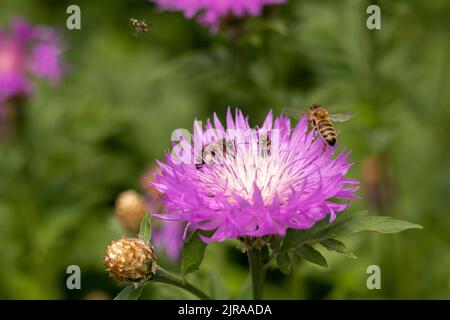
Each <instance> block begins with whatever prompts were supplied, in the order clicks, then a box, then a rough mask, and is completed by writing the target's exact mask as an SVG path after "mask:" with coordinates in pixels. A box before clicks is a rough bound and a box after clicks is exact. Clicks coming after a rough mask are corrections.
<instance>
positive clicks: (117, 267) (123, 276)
mask: <svg viewBox="0 0 450 320" xmlns="http://www.w3.org/2000/svg"><path fill="white" fill-rule="evenodd" d="M103 260H104V263H105V267H106V270H107V271H108V272H109V274H110V276H111V277H113V278H114V279H116V280H118V281H121V282H127V283H130V282H141V281H143V280H146V279H148V278H149V277H150V276H151V275H152V274H154V273H155V271H156V266H157V265H156V258H155V255H154V253H153V250H152V249H151V248H150V247H149V246H148V245H147V244H146V243H145V241H144V240H142V239H135V238H122V239H119V240H115V241H113V242H111V243H110V244H109V246H108V247H107V248H106V251H105V255H104V257H103Z"/></svg>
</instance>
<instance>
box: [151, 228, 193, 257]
mask: <svg viewBox="0 0 450 320" xmlns="http://www.w3.org/2000/svg"><path fill="white" fill-rule="evenodd" d="M160 222H161V224H159V225H157V226H154V227H153V231H152V234H153V235H152V244H153V245H154V246H155V248H156V250H157V251H164V252H165V253H166V255H167V257H168V258H169V259H170V260H172V261H175V260H178V259H179V258H180V255H181V250H182V249H183V232H184V225H185V223H181V222H178V221H160Z"/></svg>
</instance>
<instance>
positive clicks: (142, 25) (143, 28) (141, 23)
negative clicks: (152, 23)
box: [130, 18, 148, 32]
mask: <svg viewBox="0 0 450 320" xmlns="http://www.w3.org/2000/svg"><path fill="white" fill-rule="evenodd" d="M130 22H131V24H132V25H133V27H134V31H135V32H148V25H147V23H146V22H145V20H138V19H134V18H131V19H130Z"/></svg>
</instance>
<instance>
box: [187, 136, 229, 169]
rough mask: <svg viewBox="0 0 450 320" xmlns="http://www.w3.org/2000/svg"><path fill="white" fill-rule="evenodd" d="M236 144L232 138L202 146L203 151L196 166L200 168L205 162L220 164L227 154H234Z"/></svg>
mask: <svg viewBox="0 0 450 320" xmlns="http://www.w3.org/2000/svg"><path fill="white" fill-rule="evenodd" d="M234 154H235V148H234V144H233V142H232V141H230V140H226V139H221V140H218V141H216V142H213V143H210V144H207V145H205V146H203V147H202V152H201V154H200V155H198V157H197V159H196V161H195V163H196V164H195V166H196V168H197V169H200V168H201V167H203V166H204V165H205V164H219V163H221V161H222V160H223V159H224V158H225V157H226V156H227V155H234Z"/></svg>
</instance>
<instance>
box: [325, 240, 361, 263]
mask: <svg viewBox="0 0 450 320" xmlns="http://www.w3.org/2000/svg"><path fill="white" fill-rule="evenodd" d="M320 244H321V245H322V246H323V247H325V248H326V249H327V250H330V251H336V252H338V253H342V254H343V255H345V256H347V257H349V258H352V259H356V258H357V257H356V256H355V255H354V254H353V252H352V251H351V250H350V249H349V248H347V246H346V245H345V244H344V243H342V242H341V241H339V240H336V239H326V240H323V241H320Z"/></svg>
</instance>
